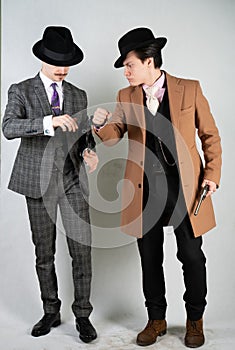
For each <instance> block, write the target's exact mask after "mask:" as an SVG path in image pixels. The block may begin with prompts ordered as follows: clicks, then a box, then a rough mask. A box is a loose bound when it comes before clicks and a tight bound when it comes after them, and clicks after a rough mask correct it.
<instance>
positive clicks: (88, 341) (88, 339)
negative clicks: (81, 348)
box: [79, 335, 97, 343]
mask: <svg viewBox="0 0 235 350" xmlns="http://www.w3.org/2000/svg"><path fill="white" fill-rule="evenodd" d="M79 338H80V339H81V340H82V341H83V342H84V343H90V342H92V341H93V340H95V339H96V338H97V335H96V336H93V337H83V336H81V335H80V336H79Z"/></svg>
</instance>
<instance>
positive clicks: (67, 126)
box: [52, 114, 78, 132]
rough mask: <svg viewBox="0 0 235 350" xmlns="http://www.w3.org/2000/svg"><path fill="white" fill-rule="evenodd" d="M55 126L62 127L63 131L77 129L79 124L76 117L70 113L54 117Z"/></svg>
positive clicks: (53, 123)
mask: <svg viewBox="0 0 235 350" xmlns="http://www.w3.org/2000/svg"><path fill="white" fill-rule="evenodd" d="M52 126H53V128H57V127H60V128H61V129H62V130H63V131H70V132H71V131H73V132H75V131H77V129H78V125H77V120H76V119H75V118H71V117H70V116H69V115H68V114H64V115H60V116H57V117H53V118H52Z"/></svg>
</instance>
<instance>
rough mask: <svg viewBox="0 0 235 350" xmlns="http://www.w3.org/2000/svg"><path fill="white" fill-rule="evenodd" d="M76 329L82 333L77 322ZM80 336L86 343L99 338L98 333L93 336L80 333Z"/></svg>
mask: <svg viewBox="0 0 235 350" xmlns="http://www.w3.org/2000/svg"><path fill="white" fill-rule="evenodd" d="M76 329H77V331H78V332H79V333H80V327H79V325H78V324H76ZM79 338H80V339H81V340H82V341H83V342H84V343H90V342H92V341H93V340H95V339H96V338H97V334H95V335H91V336H84V337H83V336H82V335H81V334H80V335H79Z"/></svg>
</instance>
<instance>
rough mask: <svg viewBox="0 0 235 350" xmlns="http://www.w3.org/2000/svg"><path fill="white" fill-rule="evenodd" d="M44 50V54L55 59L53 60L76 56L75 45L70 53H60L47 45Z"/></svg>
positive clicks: (68, 58)
mask: <svg viewBox="0 0 235 350" xmlns="http://www.w3.org/2000/svg"><path fill="white" fill-rule="evenodd" d="M43 50H44V54H45V55H46V56H47V57H49V58H51V59H53V60H58V61H64V60H70V59H72V58H73V57H74V53H75V49H74V47H73V51H72V52H69V53H65V54H64V53H58V52H55V51H51V50H49V49H47V48H46V47H44V48H43Z"/></svg>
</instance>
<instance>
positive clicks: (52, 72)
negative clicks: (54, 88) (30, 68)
mask: <svg viewBox="0 0 235 350" xmlns="http://www.w3.org/2000/svg"><path fill="white" fill-rule="evenodd" d="M42 72H43V74H45V75H46V76H47V77H48V78H49V79H51V80H53V81H62V80H64V79H65V77H66V76H67V74H68V72H69V67H57V66H52V65H50V64H48V63H45V62H43V63H42Z"/></svg>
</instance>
